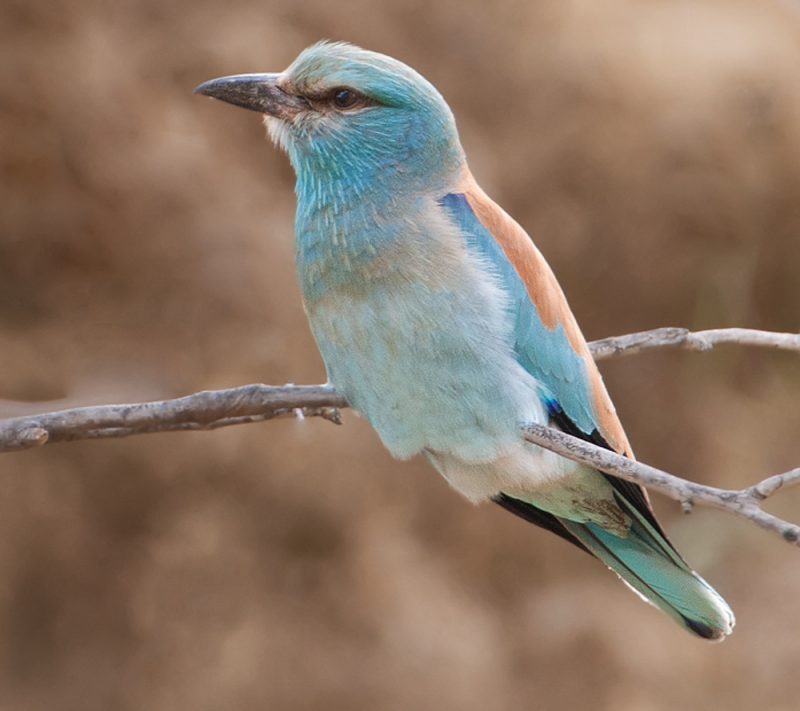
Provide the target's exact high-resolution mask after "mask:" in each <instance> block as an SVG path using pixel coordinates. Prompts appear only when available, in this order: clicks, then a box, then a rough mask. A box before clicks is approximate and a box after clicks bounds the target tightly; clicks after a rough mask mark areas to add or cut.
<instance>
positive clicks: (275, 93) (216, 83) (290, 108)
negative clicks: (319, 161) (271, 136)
mask: <svg viewBox="0 0 800 711" xmlns="http://www.w3.org/2000/svg"><path fill="white" fill-rule="evenodd" d="M279 77H280V74H235V75H234V76H230V77H220V78H219V79H212V80H211V81H207V82H205V83H203V84H200V86H198V87H197V88H196V89H195V90H194V93H195V94H205V95H206V96H210V97H212V98H214V99H219V100H220V101H226V102H227V103H229V104H234V105H235V106H241V107H242V108H245V109H250V110H251V111H258V112H260V113H262V114H268V115H269V116H275V117H276V118H279V119H284V120H287V119H291V118H293V117H294V116H295V115H296V114H298V113H299V112H300V111H303V110H305V109H307V108H308V102H307V101H306V100H305V99H304V98H303V97H302V96H296V95H294V94H289V93H287V92H285V91H284V90H283V89H281V87H280V86H279V85H278V79H279Z"/></svg>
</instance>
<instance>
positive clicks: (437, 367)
mask: <svg viewBox="0 0 800 711" xmlns="http://www.w3.org/2000/svg"><path fill="white" fill-rule="evenodd" d="M195 91H196V92H197V93H200V94H205V95H208V96H211V97H214V98H216V99H220V100H222V101H226V102H228V103H231V104H235V105H237V106H241V107H244V108H246V109H251V110H254V111H258V112H260V113H263V114H265V122H266V125H267V128H268V131H269V134H270V136H271V137H272V139H273V140H274V142H275V143H276V144H277V145H278V146H279V147H280V148H282V149H283V150H285V151H286V153H287V154H288V156H289V160H290V161H291V164H292V166H293V168H294V171H295V173H296V175H297V184H296V194H297V214H296V225H295V230H296V262H297V271H298V274H299V278H300V284H301V286H302V291H303V297H304V303H305V309H306V313H307V314H308V320H309V322H310V325H311V329H312V331H313V334H314V337H315V339H316V341H317V344H318V346H319V350H320V352H321V354H322V357H323V360H324V361H325V366H326V368H327V372H328V378H329V382H330V383H331V384H333V385H334V386H335V388H336V389H337V390H338V392H339V393H341V394H342V395H343V396H344V397H345V398H346V399H347V400H348V402H349V403H350V404H351V405H352V406H353V407H354V408H355V409H357V410H358V411H360V412H361V413H362V414H363V415H364V416H365V417H366V418H367V419H368V420H369V422H370V423H371V425H372V426H373V427H374V428H375V430H376V431H377V432H378V435H379V436H380V438H381V440H382V441H383V443H384V445H385V446H386V447H387V448H388V449H389V451H390V452H391V453H392V455H394V456H395V457H398V458H401V459H407V458H409V457H412V456H414V455H415V454H419V453H422V454H424V455H425V456H426V457H427V458H428V460H429V461H430V462H431V464H433V466H434V467H435V468H436V469H437V470H438V471H439V472H440V473H441V474H442V476H443V477H444V478H445V479H446V480H447V481H448V482H449V483H450V485H451V486H452V487H453V488H455V489H456V490H457V491H459V492H461V493H462V494H463V495H464V496H465V497H466V498H467V499H469V500H470V501H473V502H479V501H485V500H492V501H495V502H496V503H498V504H499V505H500V506H502V507H503V508H505V509H507V510H509V511H511V512H512V513H514V514H516V515H518V516H521V517H522V518H524V519H526V520H528V521H530V522H532V523H534V524H537V525H538V526H541V527H543V528H545V529H547V530H549V531H551V532H553V533H555V534H557V535H559V536H561V537H562V538H564V539H566V540H567V541H569V542H570V543H573V544H575V545H576V546H577V547H579V548H581V549H583V550H584V551H587V552H589V553H591V554H592V555H594V556H596V557H597V558H599V559H600V560H601V561H602V562H603V563H604V564H605V565H606V566H608V567H609V568H610V569H611V570H613V571H614V572H615V573H617V575H619V577H620V578H621V579H622V580H623V581H624V582H626V583H627V584H628V585H629V586H630V587H631V588H633V589H634V590H635V591H636V592H637V593H639V595H640V596H642V597H643V598H644V599H646V600H647V601H649V602H650V603H652V604H653V605H655V606H656V607H658V608H659V609H661V610H663V611H664V612H665V613H667V614H668V615H669V616H670V617H672V618H673V619H675V620H676V621H677V622H678V623H680V624H681V625H682V626H683V627H685V628H686V629H687V630H689V631H691V632H693V633H694V634H696V635H699V636H700V637H703V638H706V639H712V640H719V639H722V638H724V637H725V636H726V635H728V634H729V633H730V632H731V631H732V629H733V625H734V616H733V613H732V611H731V610H730V608H729V607H728V605H727V604H726V603H725V601H724V600H723V599H722V598H721V597H720V596H719V595H718V594H717V592H716V591H714V590H713V589H712V588H711V586H710V585H709V584H708V583H706V582H705V581H704V580H703V579H702V578H701V577H700V576H699V575H697V574H696V573H695V572H694V571H693V570H692V569H691V568H690V567H689V566H688V565H687V564H686V562H685V561H684V560H683V558H682V557H681V555H680V554H679V553H678V552H677V551H676V550H675V548H674V547H673V545H672V544H671V543H670V541H669V540H668V538H667V537H666V535H665V533H664V531H663V529H662V528H661V526H660V525H659V523H658V522H657V521H656V519H655V516H654V515H653V511H652V509H651V507H650V503H649V500H648V498H647V494H646V492H645V491H644V490H643V489H642V488H641V487H639V486H636V485H634V484H631V483H628V482H626V481H623V480H621V479H617V478H615V477H612V476H607V475H605V474H603V473H601V472H599V471H596V470H594V469H591V468H589V467H587V466H584V465H580V464H576V463H574V462H572V461H569V460H567V459H564V458H562V457H559V456H558V455H555V454H553V453H552V452H549V451H547V450H544V449H542V448H539V447H537V446H535V445H532V444H529V443H527V442H525V441H524V439H523V438H522V435H521V432H520V425H521V424H523V423H528V422H534V423H539V424H549V425H551V426H554V427H558V428H560V429H561V430H563V431H565V432H568V433H570V434H572V435H575V436H578V437H581V438H583V439H585V440H588V441H590V442H594V443H596V444H598V445H601V446H603V447H607V448H609V449H612V450H613V451H615V452H619V453H622V454H625V455H627V456H629V457H632V456H633V453H632V451H631V448H630V445H629V443H628V440H627V438H626V436H625V432H624V431H623V429H622V425H621V423H620V421H619V419H618V417H617V415H616V412H615V410H614V407H613V405H612V403H611V400H610V398H609V396H608V393H607V391H606V388H605V386H604V384H603V380H602V378H601V376H600V373H599V371H598V369H597V366H596V365H595V363H594V361H593V360H592V357H591V355H590V353H589V349H588V348H587V345H586V341H585V339H584V337H583V335H582V334H581V331H580V329H579V328H578V325H577V323H576V321H575V318H574V316H573V315H572V312H571V311H570V309H569V306H568V305H567V301H566V299H565V297H564V294H563V292H562V290H561V288H560V286H559V285H558V282H557V281H556V279H555V277H554V275H553V272H552V271H551V270H550V267H549V266H548V265H547V263H546V262H545V260H544V258H543V257H542V255H541V253H540V252H539V250H538V249H537V248H536V246H535V245H534V244H533V242H532V241H531V239H530V238H529V237H528V235H527V234H526V233H525V231H524V230H523V229H522V228H521V227H520V226H519V225H518V224H517V223H516V222H515V221H514V220H513V219H512V218H511V217H510V216H509V215H508V214H507V213H506V212H504V211H503V210H502V208H500V207H499V206H498V205H497V204H496V203H494V202H493V201H492V200H491V199H490V198H489V197H488V196H487V195H486V193H485V192H484V191H483V190H481V188H480V187H479V186H478V184H477V183H476V182H475V179H474V178H473V177H472V174H471V173H470V170H469V168H468V167H467V162H466V158H465V155H464V150H463V148H462V147H461V143H460V140H459V136H458V131H457V130H456V124H455V119H454V118H453V114H452V112H451V111H450V108H449V107H448V105H447V103H446V102H445V101H444V99H443V98H442V96H441V95H440V94H439V92H438V91H437V90H436V88H435V87H434V86H433V85H432V84H430V82H428V81H427V80H426V79H424V78H423V77H422V76H420V75H419V74H418V73H417V72H416V71H414V70H413V69H411V68H410V67H408V66H406V65H405V64H403V63H401V62H399V61H397V60H395V59H392V58H390V57H387V56H384V55H382V54H377V53H375V52H369V51H366V50H363V49H360V48H358V47H355V46H353V45H349V44H343V43H327V42H323V43H320V44H316V45H314V46H312V47H309V48H308V49H306V50H305V51H303V52H302V53H301V54H300V55H299V56H298V57H297V59H296V60H295V61H294V62H293V63H292V64H291V66H290V67H289V68H288V69H286V70H285V71H284V72H281V73H277V74H241V75H236V76H229V77H222V78H220V79H214V80H212V81H209V82H206V83H204V84H201V85H200V86H199V87H197V89H196V90H195Z"/></svg>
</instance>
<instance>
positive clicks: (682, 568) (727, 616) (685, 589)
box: [559, 511, 735, 641]
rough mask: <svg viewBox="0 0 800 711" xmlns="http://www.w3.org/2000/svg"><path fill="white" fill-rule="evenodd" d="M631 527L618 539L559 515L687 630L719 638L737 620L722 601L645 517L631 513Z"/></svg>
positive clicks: (591, 548) (583, 541) (594, 526)
mask: <svg viewBox="0 0 800 711" xmlns="http://www.w3.org/2000/svg"><path fill="white" fill-rule="evenodd" d="M630 513H631V514H632V515H631V518H632V525H631V529H630V532H629V534H628V536H627V537H626V538H620V537H619V536H616V535H614V534H612V533H609V532H608V531H606V530H604V529H603V528H601V527H600V526H598V525H597V524H594V523H588V524H582V523H575V522H573V521H568V520H566V519H559V520H560V522H561V523H562V524H563V526H564V528H566V530H567V531H569V533H571V534H572V535H573V536H574V537H575V538H576V539H577V540H578V541H580V543H581V544H582V545H583V546H585V547H586V548H587V549H588V550H589V552H591V553H592V554H594V555H595V556H596V557H597V558H599V559H600V560H601V561H602V562H603V563H605V564H606V565H607V566H608V567H609V568H611V570H613V571H614V572H615V573H616V574H617V575H619V576H620V578H622V580H623V581H625V582H626V583H627V584H628V585H629V586H630V587H631V588H633V589H634V590H635V591H636V592H638V593H639V594H640V595H641V596H642V597H644V598H645V599H646V600H647V601H648V602H650V603H652V604H653V605H655V606H656V607H658V608H659V609H660V610H663V611H664V612H666V613H667V614H668V615H669V616H670V617H672V618H673V619H674V620H676V621H677V622H678V623H679V624H680V625H682V626H683V627H685V628H686V629H687V630H689V631H690V632H692V633H694V634H696V635H698V636H700V637H703V638H704V639H709V640H717V641H718V640H722V639H724V638H725V637H726V636H727V635H729V634H730V633H731V632H732V631H733V625H734V623H735V618H734V615H733V611H732V610H731V609H730V607H728V605H727V603H726V602H725V600H723V599H722V597H721V596H720V595H719V594H718V593H717V592H716V590H714V589H713V588H712V587H711V586H710V585H709V584H708V583H707V582H706V581H705V580H703V579H702V578H701V577H700V576H699V575H697V573H695V572H694V571H693V570H692V569H691V568H689V566H687V565H686V563H685V562H684V561H683V559H682V558H681V557H680V556H679V555H678V554H677V553H676V552H675V549H674V548H672V546H671V545H670V543H669V542H668V541H667V540H666V539H665V538H664V537H663V536H662V535H661V534H660V533H659V532H658V531H657V530H655V529H654V528H653V527H652V526H651V525H650V524H649V523H648V522H647V521H645V520H644V519H643V518H642V517H641V516H640V515H638V514H637V513H636V512H634V511H630Z"/></svg>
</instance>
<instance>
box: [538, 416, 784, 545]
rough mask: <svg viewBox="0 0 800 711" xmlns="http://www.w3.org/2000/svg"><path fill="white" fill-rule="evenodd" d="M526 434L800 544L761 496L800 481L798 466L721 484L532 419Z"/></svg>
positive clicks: (684, 501) (687, 502)
mask: <svg viewBox="0 0 800 711" xmlns="http://www.w3.org/2000/svg"><path fill="white" fill-rule="evenodd" d="M523 434H524V436H525V439H526V440H527V441H528V442H531V443H532V444H538V445H539V446H540V447H544V448H546V449H549V450H551V451H553V452H555V453H556V454H560V455H561V456H563V457H566V458H567V459H571V460H573V461H575V462H580V463H581V464H588V465H589V466H591V467H593V468H595V469H599V470H600V471H603V472H605V473H606V474H612V475H613V476H616V477H619V478H620V479H625V480H627V481H632V482H633V483H634V484H641V485H642V486H646V487H647V488H648V489H650V490H651V491H658V492H659V493H661V494H664V495H665V496H668V497H669V498H671V499H675V500H676V501H679V502H680V503H681V505H683V506H684V510H686V507H689V510H691V506H692V505H694V504H695V503H701V504H705V505H707V506H713V507H714V508H718V509H722V510H723V511H727V512H728V513H732V514H735V515H737V516H740V517H742V518H746V519H747V520H748V521H752V522H753V523H755V524H756V525H757V526H761V528H764V529H766V530H768V531H771V532H772V533H777V534H778V535H779V536H781V537H782V538H783V539H784V540H786V541H789V542H790V543H794V544H795V545H800V526H798V525H796V524H793V523H789V522H788V521H784V520H782V519H780V518H778V517H777V516H773V515H772V514H769V513H767V512H766V511H764V510H763V509H762V508H761V502H762V501H764V500H765V499H766V498H768V497H769V496H771V495H772V494H774V493H775V492H776V491H777V490H778V489H780V488H781V487H784V486H789V485H791V484H798V483H800V469H792V470H791V471H788V472H785V473H784V474H776V475H775V476H771V477H769V478H768V479H764V481H761V482H759V483H758V484H755V485H754V486H750V487H747V488H746V489H719V488H717V487H715V486H705V485H703V484H698V483H696V482H693V481H688V480H686V479H681V478H680V477H677V476H675V475H674V474H668V473H667V472H664V471H661V470H660V469H656V468H655V467H651V466H650V465H648V464H644V463H642V462H637V461H635V460H633V459H628V458H627V457H623V456H622V455H620V454H617V453H615V452H612V451H610V450H608V449H603V448H602V447H598V446H596V445H594V444H591V443H589V442H586V441H585V440H582V439H578V438H577V437H572V436H571V435H568V434H565V433H564V432H560V431H558V430H554V429H552V428H550V427H544V426H543V425H534V424H531V425H528V426H526V427H524V428H523Z"/></svg>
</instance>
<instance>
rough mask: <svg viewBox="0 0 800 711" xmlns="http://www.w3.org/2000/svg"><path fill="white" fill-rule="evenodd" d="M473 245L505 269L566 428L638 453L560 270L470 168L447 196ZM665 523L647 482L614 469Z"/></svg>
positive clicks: (518, 317) (531, 356)
mask: <svg viewBox="0 0 800 711" xmlns="http://www.w3.org/2000/svg"><path fill="white" fill-rule="evenodd" d="M440 203H441V205H442V206H443V207H444V208H445V209H446V210H447V211H448V212H449V214H450V216H451V218H452V219H454V220H455V222H456V224H457V225H458V227H459V228H460V230H461V232H462V234H464V236H465V238H466V239H467V241H468V243H469V247H470V249H471V250H473V251H474V252H475V253H477V254H479V255H480V256H481V258H482V259H484V260H486V261H487V262H488V263H489V264H490V265H491V267H492V268H493V269H494V270H496V272H498V274H499V276H500V278H501V279H502V281H503V283H504V285H505V286H506V287H507V288H508V289H509V291H510V293H511V297H512V299H513V302H514V303H513V313H514V319H515V323H514V327H515V339H516V343H515V346H516V350H517V358H518V359H519V362H520V364H521V365H522V366H523V367H524V368H525V369H526V370H527V371H528V372H529V373H531V375H533V376H534V377H535V378H536V379H537V380H538V381H539V383H541V385H542V387H543V389H544V392H543V396H544V398H545V400H546V405H547V407H548V411H549V413H550V417H551V421H552V422H553V423H554V424H555V425H557V426H558V427H560V428H561V429H562V430H564V431H566V432H568V433H569V434H572V435H574V436H577V437H581V438H582V439H585V440H587V441H590V442H593V443H594V444H598V445H600V446H603V447H606V448H608V449H611V450H613V451H615V452H617V453H619V454H624V455H625V456H628V457H631V458H633V452H632V450H631V447H630V444H629V442H628V438H627V436H626V435H625V431H624V429H623V428H622V423H621V422H620V420H619V417H618V416H617V413H616V410H615V409H614V405H613V403H612V402H611V398H610V397H609V395H608V392H607V390H606V388H605V385H604V383H603V379H602V376H601V375H600V371H599V370H598V368H597V365H596V364H595V362H594V359H593V358H592V356H591V353H590V351H589V347H588V345H587V344H586V340H585V339H584V337H583V334H582V333H581V331H580V328H579V327H578V324H577V322H576V321H575V317H574V316H573V314H572V311H571V310H570V308H569V305H568V304H567V300H566V297H565V296H564V292H563V291H562V290H561V287H560V286H559V284H558V282H557V281H556V278H555V275H554V274H553V272H552V270H551V269H550V267H549V265H548V264H547V262H546V261H545V259H544V257H543V256H542V254H541V252H539V250H538V249H537V248H536V246H535V245H534V243H533V241H532V240H531V238H530V237H529V236H528V235H527V233H526V232H525V230H523V229H522V227H520V226H519V225H518V224H517V223H516V222H515V221H514V220H513V219H512V218H511V217H510V216H509V215H508V214H507V213H506V212H505V211H504V210H503V209H502V208H501V207H500V206H499V205H497V203H495V202H494V201H493V200H492V199H491V198H490V197H489V196H488V195H486V193H485V192H484V191H483V190H482V189H481V188H480V186H478V184H477V183H476V182H475V180H474V178H473V177H472V175H471V174H469V173H467V174H466V175H465V177H464V179H463V180H462V182H461V184H460V185H459V186H458V188H457V189H456V190H455V191H454V192H452V193H449V194H448V195H446V196H444V197H443V198H442V199H441V200H440ZM607 478H608V480H609V481H610V482H611V484H612V485H613V486H614V489H615V490H616V491H617V492H618V493H619V494H620V495H622V496H623V497H624V498H625V499H626V500H627V501H628V502H630V503H631V504H632V505H633V506H634V507H635V508H636V509H637V510H638V511H639V512H640V513H641V514H642V515H643V516H644V517H645V518H646V519H647V521H648V522H649V523H651V524H652V525H653V526H655V527H656V529H657V530H659V531H661V527H660V526H659V524H658V523H657V522H656V520H655V517H654V515H653V513H652V508H651V507H650V502H649V500H648V498H647V494H646V493H645V491H644V489H642V488H641V487H640V486H638V485H636V484H632V483H630V482H627V481H624V480H622V479H618V478H616V477H611V476H608V477H607Z"/></svg>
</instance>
